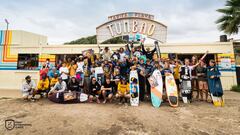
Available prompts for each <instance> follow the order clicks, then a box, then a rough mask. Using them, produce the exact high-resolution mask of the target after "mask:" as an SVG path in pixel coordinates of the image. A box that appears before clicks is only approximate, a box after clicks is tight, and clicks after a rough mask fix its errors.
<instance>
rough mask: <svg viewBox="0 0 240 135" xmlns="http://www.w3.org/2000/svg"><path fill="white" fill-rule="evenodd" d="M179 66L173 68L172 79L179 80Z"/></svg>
mask: <svg viewBox="0 0 240 135" xmlns="http://www.w3.org/2000/svg"><path fill="white" fill-rule="evenodd" d="M180 67H181V66H180V65H178V66H176V67H174V69H173V70H174V79H180V73H179V72H180Z"/></svg>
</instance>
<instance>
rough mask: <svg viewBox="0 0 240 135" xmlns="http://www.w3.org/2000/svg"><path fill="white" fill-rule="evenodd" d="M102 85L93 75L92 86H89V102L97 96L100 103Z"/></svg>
mask: <svg viewBox="0 0 240 135" xmlns="http://www.w3.org/2000/svg"><path fill="white" fill-rule="evenodd" d="M100 89H101V86H100V84H99V83H98V82H97V79H96V78H95V77H92V79H91V83H90V86H89V94H90V95H89V102H90V103H92V102H93V100H94V99H95V98H96V100H97V103H98V104H99V103H100V100H99V95H100V94H101V91H100Z"/></svg>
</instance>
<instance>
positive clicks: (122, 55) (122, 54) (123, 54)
mask: <svg viewBox="0 0 240 135" xmlns="http://www.w3.org/2000/svg"><path fill="white" fill-rule="evenodd" d="M119 54H120V61H123V60H124V57H125V56H126V53H124V52H123V53H119Z"/></svg>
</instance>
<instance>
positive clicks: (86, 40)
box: [64, 35, 127, 44]
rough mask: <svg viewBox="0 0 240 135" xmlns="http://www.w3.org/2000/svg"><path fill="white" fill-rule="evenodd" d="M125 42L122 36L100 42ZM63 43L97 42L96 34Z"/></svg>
mask: <svg viewBox="0 0 240 135" xmlns="http://www.w3.org/2000/svg"><path fill="white" fill-rule="evenodd" d="M123 43H127V42H126V41H124V40H123V39H122V37H115V38H111V39H109V40H106V41H104V42H103V43H102V44H123ZM64 44H97V36H96V35H93V36H88V37H83V38H80V39H77V40H74V41H70V42H67V43H64Z"/></svg>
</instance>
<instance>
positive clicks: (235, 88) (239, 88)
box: [231, 85, 240, 92]
mask: <svg viewBox="0 0 240 135" xmlns="http://www.w3.org/2000/svg"><path fill="white" fill-rule="evenodd" d="M231 91H236V92H240V85H233V86H232V88H231Z"/></svg>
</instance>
